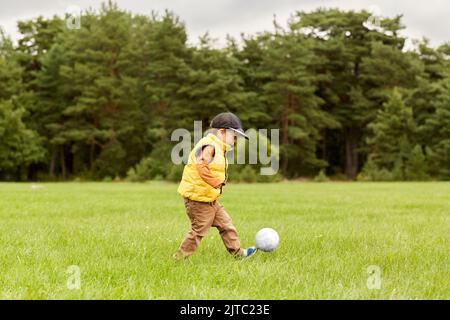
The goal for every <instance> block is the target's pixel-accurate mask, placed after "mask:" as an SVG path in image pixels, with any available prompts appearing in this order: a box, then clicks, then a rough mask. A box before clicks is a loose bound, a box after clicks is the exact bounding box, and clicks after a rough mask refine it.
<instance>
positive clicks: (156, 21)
mask: <svg viewBox="0 0 450 320" xmlns="http://www.w3.org/2000/svg"><path fill="white" fill-rule="evenodd" d="M404 28H405V26H404V25H403V24H402V16H401V15H399V16H394V17H373V16H372V14H371V13H370V12H367V11H364V10H363V11H344V10H339V9H325V8H319V9H316V10H314V11H311V12H303V11H298V12H293V13H292V15H291V18H290V19H289V21H286V22H285V21H283V22H282V23H281V22H279V21H276V19H274V21H273V29H272V30H268V31H267V30H266V31H264V30H261V32H259V33H257V34H252V35H248V34H247V35H242V37H241V38H240V39H235V38H232V37H228V39H227V42H226V45H225V46H217V45H216V44H215V41H214V39H213V38H212V37H211V36H209V35H208V33H207V32H205V35H204V36H202V37H201V38H200V39H199V40H198V42H197V43H196V44H195V45H192V44H190V43H189V42H188V34H187V30H186V26H185V24H184V22H183V20H182V17H179V16H177V15H176V13H174V12H170V11H166V12H164V13H156V12H155V13H152V14H150V15H140V14H134V13H131V12H127V11H125V10H122V9H121V8H119V7H118V6H117V5H116V4H115V3H114V2H107V3H104V4H103V5H102V6H101V8H99V9H97V10H93V9H91V10H87V11H84V12H83V13H82V15H81V17H80V25H79V27H78V28H69V27H68V24H67V17H64V16H53V17H42V16H39V17H36V18H34V19H31V20H26V21H19V22H18V30H19V32H20V37H19V39H18V40H17V41H13V40H12V39H11V38H10V37H9V36H8V35H7V34H6V33H5V32H3V31H0V180H2V181H63V180H101V181H108V180H115V179H118V180H120V179H129V180H131V181H142V180H150V179H167V180H174V181H176V180H177V179H178V178H179V176H180V173H181V170H182V166H181V165H174V164H172V163H171V161H170V150H171V149H172V148H173V146H174V144H175V143H174V142H173V141H171V140H170V134H171V132H172V131H173V130H175V129H177V128H186V129H189V130H193V129H194V128H193V123H194V121H195V120H197V121H198V120H201V121H202V123H203V127H207V126H208V125H209V121H210V120H211V118H212V117H213V116H214V115H216V114H218V113H220V112H224V111H231V112H233V113H235V114H237V115H238V116H239V117H240V118H241V119H242V122H243V126H244V129H249V128H255V129H257V128H266V129H280V172H279V173H278V174H277V175H276V176H273V177H261V176H259V174H258V172H259V170H257V168H255V167H257V166H250V165H236V166H235V168H233V170H232V171H233V175H234V176H230V177H231V178H232V179H233V178H234V179H235V180H236V181H247V182H253V181H265V180H277V179H283V178H285V179H299V178H314V177H316V179H317V180H320V179H328V177H330V178H331V179H337V180H358V181H391V180H399V181H402V180H450V42H448V43H443V44H442V45H440V46H438V47H433V46H431V45H430V43H429V41H428V40H427V39H416V40H414V39H407V38H406V37H405V36H402V31H403V30H404ZM408 40H410V42H411V44H412V45H410V46H407V45H406V44H407V41H408ZM449 40H450V39H449ZM230 174H231V173H230Z"/></svg>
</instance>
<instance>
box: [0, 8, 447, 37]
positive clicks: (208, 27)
mask: <svg viewBox="0 0 450 320" xmlns="http://www.w3.org/2000/svg"><path fill="white" fill-rule="evenodd" d="M101 2H102V0H0V26H2V27H3V29H5V30H6V32H7V33H8V34H9V35H10V36H12V37H13V38H14V39H17V37H18V34H17V29H16V22H17V21H18V20H22V19H29V18H34V17H36V16H38V15H44V16H51V15H53V14H58V15H62V14H64V13H65V12H67V10H69V9H68V8H70V7H73V6H75V7H79V8H81V9H86V8H88V7H92V8H98V7H99V6H100V3H101ZM116 2H117V3H118V5H119V7H121V8H123V9H126V10H129V11H131V12H136V13H142V14H149V13H151V11H152V10H156V11H160V12H163V11H164V9H166V8H167V9H169V10H172V11H173V12H175V13H176V14H177V15H178V16H180V17H181V19H182V20H183V21H184V22H185V24H186V27H187V30H188V34H189V41H190V43H195V42H196V40H197V39H198V37H199V36H200V35H203V34H204V33H205V32H207V31H208V32H209V34H210V35H211V36H212V37H213V38H217V39H218V44H219V45H220V44H222V43H224V39H225V36H226V35H227V34H230V35H232V36H234V37H239V35H240V33H241V32H244V33H246V34H254V33H256V32H259V31H263V30H271V29H272V21H273V16H274V14H275V15H276V17H277V21H278V22H279V23H280V24H282V25H283V26H284V25H286V21H287V19H288V18H289V16H290V15H291V14H292V13H294V12H295V11H299V10H304V11H309V10H313V9H315V8H318V7H338V8H342V9H368V10H371V11H375V12H376V11H378V12H379V13H380V14H381V15H383V16H389V17H391V16H394V15H397V14H403V16H404V18H403V23H404V24H405V25H406V27H407V29H406V31H405V35H407V36H408V37H410V38H415V39H420V38H422V37H423V36H425V37H427V38H429V39H430V40H431V44H432V45H434V46H436V45H439V44H441V43H443V42H447V41H450V17H449V14H450V1H448V0H425V1H424V0H421V1H418V0H409V1H408V0H116Z"/></svg>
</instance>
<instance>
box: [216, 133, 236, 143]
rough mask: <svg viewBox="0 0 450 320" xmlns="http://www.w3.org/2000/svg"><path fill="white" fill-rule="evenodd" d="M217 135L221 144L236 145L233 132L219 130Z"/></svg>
mask: <svg viewBox="0 0 450 320" xmlns="http://www.w3.org/2000/svg"><path fill="white" fill-rule="evenodd" d="M219 135H220V139H221V140H222V141H223V142H225V143H226V144H229V145H230V146H232V145H234V144H235V143H236V139H237V136H236V134H235V133H234V131H233V130H228V129H220V130H219Z"/></svg>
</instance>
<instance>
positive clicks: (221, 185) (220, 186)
mask: <svg viewBox="0 0 450 320" xmlns="http://www.w3.org/2000/svg"><path fill="white" fill-rule="evenodd" d="M224 185H225V182H222V183H221V184H219V185H218V186H217V187H215V188H216V189H220V188H222V187H223V186H224Z"/></svg>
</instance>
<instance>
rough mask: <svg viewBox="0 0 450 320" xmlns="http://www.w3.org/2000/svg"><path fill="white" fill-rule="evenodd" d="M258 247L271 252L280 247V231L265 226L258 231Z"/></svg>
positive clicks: (256, 239) (256, 240) (256, 238)
mask: <svg viewBox="0 0 450 320" xmlns="http://www.w3.org/2000/svg"><path fill="white" fill-rule="evenodd" d="M255 242H256V248H258V249H259V250H261V251H264V252H271V251H273V250H275V249H276V248H277V247H278V243H279V242H280V237H279V236H278V233H277V232H276V231H275V230H273V229H271V228H264V229H261V230H259V231H258V232H257V233H256V237H255Z"/></svg>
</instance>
